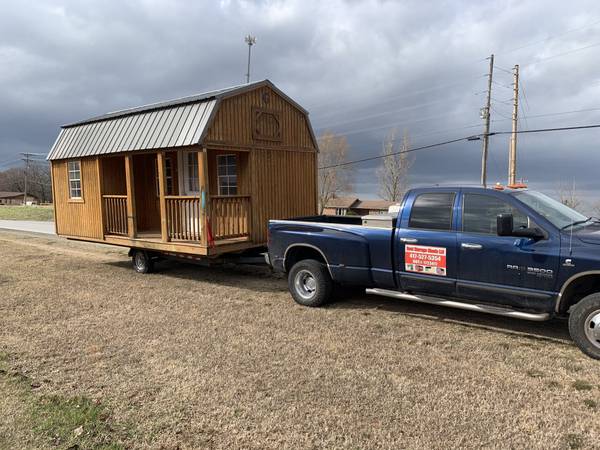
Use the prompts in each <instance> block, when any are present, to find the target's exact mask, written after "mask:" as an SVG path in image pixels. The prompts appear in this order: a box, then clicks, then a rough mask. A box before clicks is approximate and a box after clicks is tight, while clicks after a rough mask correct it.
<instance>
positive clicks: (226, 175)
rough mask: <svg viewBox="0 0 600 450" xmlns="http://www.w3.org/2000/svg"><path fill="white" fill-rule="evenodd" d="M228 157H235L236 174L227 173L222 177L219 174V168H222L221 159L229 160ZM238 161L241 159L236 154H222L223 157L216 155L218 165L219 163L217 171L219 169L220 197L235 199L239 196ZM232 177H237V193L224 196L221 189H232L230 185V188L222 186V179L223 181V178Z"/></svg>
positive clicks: (218, 185) (218, 190) (218, 188)
mask: <svg viewBox="0 0 600 450" xmlns="http://www.w3.org/2000/svg"><path fill="white" fill-rule="evenodd" d="M228 157H233V158H234V160H235V165H234V169H235V173H233V174H231V173H226V174H225V175H221V174H220V173H219V168H220V167H221V164H220V162H219V159H220V158H228ZM238 160H239V158H238V155H237V154H236V153H224V154H221V155H216V163H217V164H216V169H217V192H218V194H219V197H235V196H237V195H239V187H238V186H239V185H238V166H239V164H238ZM224 166H225V167H226V168H227V167H231V164H225V165H224ZM231 176H235V193H233V194H231V193H228V194H223V193H222V191H221V188H227V189H231V186H230V185H228V186H222V185H221V179H223V178H229V177H231Z"/></svg>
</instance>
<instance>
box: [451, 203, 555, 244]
mask: <svg viewBox="0 0 600 450" xmlns="http://www.w3.org/2000/svg"><path fill="white" fill-rule="evenodd" d="M467 195H479V196H481V197H491V198H494V199H497V200H499V201H504V200H503V199H501V198H499V197H497V196H495V195H489V194H488V193H479V192H463V193H462V198H461V199H460V200H461V201H460V227H459V229H460V233H462V234H475V235H477V236H493V237H494V236H495V237H497V238H508V239H511V240H514V239H515V238H514V236H498V232H497V231H496V234H494V233H483V232H480V231H465V197H466V196H467ZM504 202H505V203H506V204H507V205H508V206H510V207H511V208H514V209H516V210H517V211H519V212H520V213H521V214H523V215H524V216H525V217H527V225H528V226H529V227H531V224H532V222H533V223H534V224H536V225H537V223H536V222H534V221H533V220H532V219H531V217H530V215H529V214H527V213H526V212H525V211H523V210H522V209H521V208H518V207H517V206H515V205H513V204H511V203H510V202H507V201H504ZM537 226H538V228H539V229H540V230H542V231H544V230H543V228H542V227H540V226H539V225H537ZM544 232H545V231H544Z"/></svg>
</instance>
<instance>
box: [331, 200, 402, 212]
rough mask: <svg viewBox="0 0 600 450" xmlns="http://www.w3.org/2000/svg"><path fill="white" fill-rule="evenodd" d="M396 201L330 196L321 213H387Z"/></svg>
mask: <svg viewBox="0 0 600 450" xmlns="http://www.w3.org/2000/svg"><path fill="white" fill-rule="evenodd" d="M395 204H397V202H389V201H387V200H361V199H359V198H356V197H335V198H332V199H331V200H330V201H329V202H327V205H325V207H324V208H323V214H325V215H330V216H331V215H335V216H348V215H351V216H367V215H371V214H387V212H388V209H389V207H390V206H392V205H395Z"/></svg>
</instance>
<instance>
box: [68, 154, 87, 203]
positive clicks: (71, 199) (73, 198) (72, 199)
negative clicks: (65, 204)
mask: <svg viewBox="0 0 600 450" xmlns="http://www.w3.org/2000/svg"><path fill="white" fill-rule="evenodd" d="M72 163H77V165H78V170H77V172H79V178H71V173H72V172H76V171H73V170H71V164H72ZM72 182H79V196H73V187H72V185H71V183H72ZM67 189H68V194H69V202H72V203H83V176H82V170H81V159H69V160H67Z"/></svg>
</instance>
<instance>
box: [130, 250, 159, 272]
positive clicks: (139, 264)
mask: <svg viewBox="0 0 600 450" xmlns="http://www.w3.org/2000/svg"><path fill="white" fill-rule="evenodd" d="M131 262H132V265H133V270H135V271H136V272H137V273H150V272H152V270H153V269H154V262H153V261H152V258H151V257H150V255H149V254H148V252H145V251H144V250H133V251H132V254H131Z"/></svg>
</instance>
